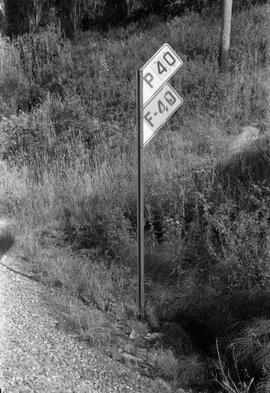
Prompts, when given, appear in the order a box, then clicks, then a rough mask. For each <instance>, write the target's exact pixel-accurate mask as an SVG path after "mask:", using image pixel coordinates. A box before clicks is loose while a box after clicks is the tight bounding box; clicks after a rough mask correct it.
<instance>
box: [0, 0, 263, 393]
mask: <svg viewBox="0 0 270 393" xmlns="http://www.w3.org/2000/svg"><path fill="white" fill-rule="evenodd" d="M265 12H266V6H260V7H258V6H254V7H251V8H250V9H248V10H244V11H243V10H242V11H241V12H238V13H235V15H234V17H233V25H232V46H231V52H230V64H229V72H228V73H226V74H224V75H221V74H220V73H219V70H218V61H217V55H218V40H219V29H220V20H219V19H218V18H217V16H214V15H212V16H211V15H210V14H209V15H204V14H203V15H198V14H195V13H187V14H185V15H184V16H182V17H175V18H173V19H170V20H168V21H166V22H164V21H156V22H155V23H153V24H152V25H151V26H149V28H147V29H143V28H140V27H139V25H138V24H136V23H132V24H130V25H128V26H127V28H125V29H124V28H112V29H110V30H109V31H108V32H105V33H99V32H97V31H90V32H84V33H81V34H80V35H79V36H78V37H77V39H76V41H74V42H72V43H71V42H69V41H68V40H65V39H63V37H62V36H61V32H60V30H59V28H58V27H57V26H49V27H48V29H47V30H46V31H44V32H42V33H39V34H37V35H31V36H23V37H18V38H17V39H14V40H13V41H10V40H7V39H4V38H1V39H0V54H1V57H0V59H1V60H0V140H1V148H0V154H1V160H2V161H1V172H0V182H1V187H0V190H1V191H0V202H1V209H2V213H3V215H8V216H12V217H16V220H17V222H18V223H19V225H20V233H19V238H18V243H19V245H20V246H21V247H22V248H23V249H24V252H25V254H27V255H28V256H30V258H31V259H33V260H35V261H36V268H37V269H38V270H39V271H40V272H41V273H42V275H43V278H44V281H45V282H46V283H47V284H48V285H51V286H52V287H53V288H54V289H53V291H54V295H55V297H56V302H55V303H53V304H52V307H54V308H55V309H56V310H57V313H58V315H59V318H60V319H61V318H62V325H61V324H60V325H61V326H62V328H67V327H69V328H71V330H72V329H73V330H75V332H76V334H78V335H80V336H81V337H83V338H84V339H86V340H87V341H89V342H91V343H92V344H93V343H94V345H100V346H103V347H106V346H109V345H110V343H111V340H112V338H111V332H112V331H113V330H114V329H115V328H117V329H118V328H119V329H120V330H122V332H126V331H129V333H130V331H131V330H132V329H133V326H134V321H135V320H136V318H137V309H136V293H137V281H136V151H135V150H136V149H135V147H136V132H135V128H136V125H135V107H136V100H135V96H136V95H135V74H136V68H137V67H139V66H141V65H143V64H144V63H145V62H146V61H147V59H148V58H149V57H150V56H151V55H152V54H153V53H154V52H155V51H156V50H157V49H158V48H159V47H160V46H161V45H162V44H163V43H164V42H168V43H169V44H170V45H171V46H172V47H173V48H174V49H175V50H176V52H177V53H179V54H180V56H181V58H182V59H183V60H184V66H183V67H182V68H181V70H180V71H179V72H178V73H177V74H176V75H175V77H174V78H173V80H172V84H173V86H174V88H175V89H176V90H177V91H178V92H179V93H180V95H181V96H182V97H183V99H184V105H183V106H182V107H181V108H180V110H179V111H178V112H177V113H176V114H175V115H174V116H173V118H172V119H171V120H170V121H169V122H168V123H167V124H166V125H165V126H164V128H163V129H162V131H160V132H159V134H158V135H157V136H156V137H155V138H154V140H152V141H151V143H150V144H149V145H148V146H147V147H146V149H145V218H146V222H147V223H148V227H149V230H148V231H147V232H146V238H145V245H146V256H145V265H146V280H145V287H146V299H147V305H146V311H147V312H146V314H147V322H148V323H149V325H150V326H151V328H152V329H153V330H155V331H158V330H160V329H161V325H162V323H163V322H164V321H167V320H173V321H175V322H180V323H181V325H183V327H184V329H185V330H186V332H187V334H188V335H190V337H191V339H192V341H193V342H194V345H195V348H196V353H186V354H183V356H181V357H179V356H178V355H177V353H176V351H175V349H173V348H168V345H167V347H166V342H165V343H163V344H164V348H163V349H159V350H158V356H157V370H158V375H160V376H162V377H163V378H167V379H168V380H171V381H174V383H175V381H178V382H179V383H180V384H181V383H182V386H183V385H185V386H186V387H189V386H191V387H193V388H195V387H197V388H198V386H200V387H201V389H204V390H205V391H207V386H208V385H209V384H211V383H212V382H211V378H209V377H208V363H209V361H208V360H209V359H208V358H209V357H210V358H211V359H212V360H213V359H215V358H216V351H215V350H213V345H214V344H215V339H216V337H217V336H222V337H223V339H224V341H225V342H226V343H227V344H229V342H230V340H231V338H232V337H231V336H230V335H228V333H227V332H228V331H229V330H230V329H232V326H234V324H237V323H238V324H239V329H241V328H242V327H244V326H243V325H244V324H245V323H248V321H247V318H250V319H251V318H253V317H254V316H255V317H260V316H261V314H262V313H263V311H262V309H263V305H264V304H265V305H266V304H267V300H266V299H267V295H266V294H265V292H264V291H265V290H266V289H267V286H268V284H269V268H268V265H269V263H268V257H267V254H266V249H265V245H264V243H261V242H260V239H261V238H263V237H265V236H266V235H267V230H268V229H267V228H268V226H267V223H268V218H269V217H268V216H269V214H268V204H269V184H268V183H267V181H268V179H267V177H265V176H262V179H259V176H257V174H258V173H259V172H260V173H262V172H263V171H262V170H261V169H260V168H268V166H267V165H268V164H267V162H268V161H269V160H268V158H269V153H268V151H267V148H264V150H263V157H264V159H263V160H262V161H261V163H260V165H261V167H259V165H258V164H257V162H258V160H257V158H256V157H258V155H257V156H255V155H254V156H252V157H251V156H250V155H248V156H247V159H246V162H247V166H249V167H252V168H254V167H255V169H256V168H257V172H256V170H254V171H253V173H255V175H254V176H253V178H252V181H251V182H250V178H249V177H248V179H244V180H243V182H242V183H241V184H240V183H239V182H238V181H237V182H236V185H235V186H234V188H233V189H231V188H230V187H227V186H226V185H224V184H223V183H222V181H221V178H222V170H224V172H226V171H225V169H224V167H225V168H226V165H223V164H221V172H220V173H221V174H220V175H219V176H220V177H218V176H217V175H216V172H217V171H216V162H217V161H218V162H222V163H224V162H225V163H226V162H227V163H228V171H229V174H230V175H232V173H233V170H232V166H231V161H230V160H231V159H230V150H229V146H230V143H231V142H232V140H233V139H234V137H235V136H236V135H238V134H239V132H240V130H241V127H242V126H244V125H250V124H257V126H258V128H259V129H260V130H266V127H267V124H266V121H265V118H266V111H267V105H268V104H267V97H266V93H265V89H264V87H263V83H264V80H265V76H266V72H267V68H266V67H267V61H268V60H269V53H268V52H267V26H268V20H267V18H265V17H264V15H265ZM247 21H248V22H247ZM209 26H211V28H209ZM258 151H261V150H258ZM238 164H239V163H238ZM238 164H237V162H236V164H235V168H236V169H235V173H239V166H238ZM224 177H225V178H226V173H225V175H224ZM236 178H237V176H236ZM237 179H238V178H237ZM259 180H260V181H259ZM263 182H264V184H262V183H263ZM249 193H251V195H252V198H246V196H247V195H249ZM158 226H160V227H161V230H162V231H165V234H164V236H163V242H162V243H161V244H159V242H158V239H157V233H156V232H157V231H158ZM159 230H160V229H159ZM56 287H58V288H56ZM260 291H262V292H263V295H262V297H261V298H259V295H257V293H259V292H260ZM68 294H69V295H68ZM70 295H73V296H75V297H77V298H80V299H81V300H83V301H84V303H86V304H88V305H91V307H88V308H89V310H90V309H91V312H90V311H89V310H88V308H87V311H85V309H83V310H81V309H80V308H79V306H78V305H76V306H75V307H73V306H72V307H71V305H70ZM249 298H252V299H253V303H252V304H254V307H253V305H252V306H251V305H250V308H249V313H247V315H248V316H246V317H245V316H243V315H242V314H241V309H243V308H244V307H245V305H246V303H245V301H244V300H245V299H249ZM254 299H255V300H254ZM250 304H251V303H250ZM256 305H257V306H258V307H256ZM256 310H257V311H256ZM260 313H261V314H260ZM61 315H62V317H61ZM217 315H218V317H217ZM245 318H246V319H245ZM61 326H60V327H61ZM224 353H226V351H225V350H224ZM153 356H154V355H153ZM207 359H208V360H207ZM219 365H220V364H219ZM228 367H229V368H230V367H233V364H232V363H231V364H230V360H228ZM241 367H242V366H241ZM243 367H244V365H243ZM210 368H211V367H210ZM223 371H224V370H223ZM225 374H226V373H225V372H223V377H224V378H223V382H224V381H225V382H226V378H227V377H226V375H225ZM261 377H262V375H261V374H260V373H258V375H256V376H255V377H254V378H255V380H254V381H255V383H256V384H258V383H259V381H260V380H261ZM243 381H244V382H245V377H243ZM225 382H224V383H225ZM227 382H228V381H227ZM244 382H243V383H244ZM207 384H208V385H207ZM215 386H216V385H215ZM243 386H244V385H243ZM247 386H248V385H247ZM222 388H223V391H226V386H225V385H224V384H223V386H222ZM227 391H228V390H227ZM243 391H244V390H243Z"/></svg>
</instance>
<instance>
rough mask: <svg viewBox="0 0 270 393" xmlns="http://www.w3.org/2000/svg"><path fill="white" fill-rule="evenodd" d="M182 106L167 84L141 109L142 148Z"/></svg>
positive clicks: (179, 98)
mask: <svg viewBox="0 0 270 393" xmlns="http://www.w3.org/2000/svg"><path fill="white" fill-rule="evenodd" d="M182 104H183V100H182V98H181V97H180V96H179V95H178V94H177V93H176V91H175V90H174V89H173V88H172V86H171V85H169V84H168V83H167V84H165V86H164V87H163V88H162V89H161V90H160V91H159V92H158V93H157V94H156V95H155V96H154V97H153V98H152V100H151V101H150V102H149V103H148V104H147V105H146V106H145V107H144V108H143V146H145V145H146V144H147V143H148V142H149V141H150V139H151V138H152V137H153V136H154V134H155V133H156V132H157V131H158V130H159V129H160V127H162V126H163V124H164V123H165V122H166V121H167V120H168V119H169V117H171V116H172V115H173V114H174V112H175V111H176V110H177V109H178V108H179V107H180V106H181V105H182Z"/></svg>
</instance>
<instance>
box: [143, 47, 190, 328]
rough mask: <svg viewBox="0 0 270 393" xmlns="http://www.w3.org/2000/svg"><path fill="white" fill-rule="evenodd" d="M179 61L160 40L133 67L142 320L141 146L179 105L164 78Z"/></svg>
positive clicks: (171, 73) (180, 61) (175, 68)
mask: <svg viewBox="0 0 270 393" xmlns="http://www.w3.org/2000/svg"><path fill="white" fill-rule="evenodd" d="M182 65H183V62H182V60H181V59H180V57H179V56H178V55H177V54H176V53H175V52H174V51H173V49H172V48H171V47H170V46H169V45H168V44H164V45H163V46H162V47H161V48H160V49H159V50H158V51H157V52H156V53H155V55H154V56H153V57H152V58H151V59H150V60H149V61H148V62H147V63H146V64H145V65H144V67H142V68H141V69H139V70H137V136H138V137H137V142H138V149H137V152H138V178H137V180H138V181H137V196H138V197H137V242H138V256H137V261H138V309H139V317H140V318H141V319H142V320H144V179H143V161H144V160H143V148H144V146H146V144H147V143H148V142H149V141H150V139H151V138H152V137H153V136H154V135H155V133H156V132H157V131H158V130H159V129H160V127H162V125H163V124H164V123H165V122H166V121H167V120H168V119H169V117H170V116H172V115H173V114H174V112H175V111H176V110H177V109H178V108H179V106H181V105H182V103H183V100H182V98H181V97H180V96H179V95H178V94H177V93H176V91H175V90H174V89H173V88H172V86H171V85H169V84H168V83H167V81H168V79H170V78H171V77H172V75H173V74H174V73H175V72H176V71H177V70H178V69H179V68H180V67H181V66H182Z"/></svg>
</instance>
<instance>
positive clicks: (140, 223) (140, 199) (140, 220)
mask: <svg viewBox="0 0 270 393" xmlns="http://www.w3.org/2000/svg"><path fill="white" fill-rule="evenodd" d="M137 142H138V177H137V241H138V257H137V260H138V308H139V317H140V319H143V318H144V187H143V186H144V182H143V84H142V71H141V70H138V71H137Z"/></svg>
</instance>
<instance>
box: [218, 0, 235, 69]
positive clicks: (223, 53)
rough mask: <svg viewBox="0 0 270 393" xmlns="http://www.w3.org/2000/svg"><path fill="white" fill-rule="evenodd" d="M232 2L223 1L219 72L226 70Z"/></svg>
mask: <svg viewBox="0 0 270 393" xmlns="http://www.w3.org/2000/svg"><path fill="white" fill-rule="evenodd" d="M231 19H232V0H223V12H222V27H221V37H220V47H219V68H220V70H221V72H226V71H227V69H228V60H229V48H230V38H231Z"/></svg>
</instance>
